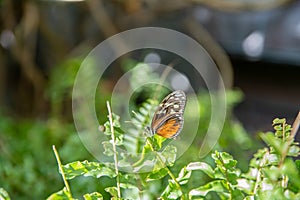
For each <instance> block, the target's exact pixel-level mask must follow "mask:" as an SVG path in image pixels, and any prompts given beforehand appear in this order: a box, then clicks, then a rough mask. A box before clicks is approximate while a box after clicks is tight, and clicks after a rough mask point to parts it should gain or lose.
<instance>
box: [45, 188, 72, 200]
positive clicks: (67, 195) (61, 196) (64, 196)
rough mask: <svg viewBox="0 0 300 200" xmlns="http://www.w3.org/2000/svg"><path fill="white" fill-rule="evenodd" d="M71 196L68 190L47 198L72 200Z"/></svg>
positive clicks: (51, 199)
mask: <svg viewBox="0 0 300 200" xmlns="http://www.w3.org/2000/svg"><path fill="white" fill-rule="evenodd" d="M72 199H73V198H72V196H71V194H70V193H69V192H68V191H67V189H66V188H64V189H62V190H60V191H58V192H56V193H53V194H52V195H51V196H49V197H48V198H47V200H72Z"/></svg>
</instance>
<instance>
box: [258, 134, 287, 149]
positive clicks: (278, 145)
mask: <svg viewBox="0 0 300 200" xmlns="http://www.w3.org/2000/svg"><path fill="white" fill-rule="evenodd" d="M260 137H261V138H262V140H263V141H264V142H265V143H266V144H268V145H269V146H271V147H273V148H274V150H275V152H276V153H278V154H280V155H282V154H283V150H284V149H286V147H287V145H288V144H287V143H285V142H284V141H282V140H281V139H279V138H276V137H275V135H274V133H272V132H267V133H261V134H260Z"/></svg>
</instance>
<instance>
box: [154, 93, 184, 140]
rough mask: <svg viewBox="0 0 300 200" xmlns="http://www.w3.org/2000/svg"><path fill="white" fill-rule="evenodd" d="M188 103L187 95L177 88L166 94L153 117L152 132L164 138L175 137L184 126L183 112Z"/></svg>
mask: <svg viewBox="0 0 300 200" xmlns="http://www.w3.org/2000/svg"><path fill="white" fill-rule="evenodd" d="M185 104H186V95H185V93H184V92H183V91H181V90H176V91H174V92H172V93H170V94H169V95H168V96H166V97H165V98H164V99H163V100H162V102H161V103H160V104H159V106H158V108H157V109H156V111H155V112H154V115H153V117H152V121H151V126H150V127H148V129H150V133H151V134H152V135H154V134H158V135H160V136H162V137H164V138H175V137H176V136H178V134H179V133H180V131H181V130H182V127H183V122H184V118H183V112H184V109H185Z"/></svg>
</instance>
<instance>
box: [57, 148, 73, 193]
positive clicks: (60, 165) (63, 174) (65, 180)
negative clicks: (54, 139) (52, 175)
mask: <svg viewBox="0 0 300 200" xmlns="http://www.w3.org/2000/svg"><path fill="white" fill-rule="evenodd" d="M52 149H53V151H54V155H55V158H56V161H57V164H58V168H59V171H60V172H61V176H62V178H63V181H64V184H65V186H66V188H67V191H68V192H69V194H70V195H71V197H72V193H71V190H70V186H69V184H68V181H67V179H66V175H65V173H64V170H63V168H62V164H61V161H60V158H59V155H58V152H57V150H56V148H55V145H52Z"/></svg>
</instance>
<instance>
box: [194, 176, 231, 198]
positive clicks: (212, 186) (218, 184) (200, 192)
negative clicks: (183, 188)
mask: <svg viewBox="0 0 300 200" xmlns="http://www.w3.org/2000/svg"><path fill="white" fill-rule="evenodd" d="M223 184H224V182H223V181H222V180H216V181H212V182H209V183H207V184H206V185H203V186H200V187H198V188H195V189H192V190H191V191H190V192H189V196H190V197H205V196H206V195H207V194H208V193H209V192H217V193H219V192H220V193H227V192H228V191H227V190H226V189H225V188H224V185H223Z"/></svg>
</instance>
